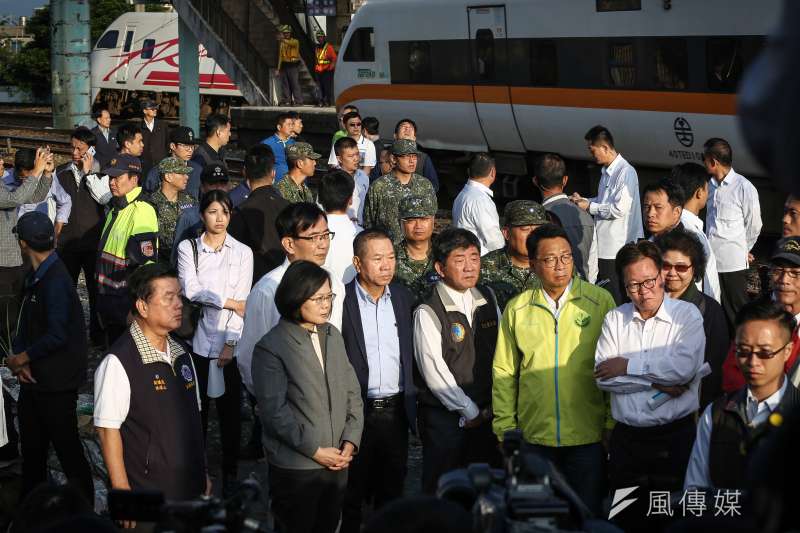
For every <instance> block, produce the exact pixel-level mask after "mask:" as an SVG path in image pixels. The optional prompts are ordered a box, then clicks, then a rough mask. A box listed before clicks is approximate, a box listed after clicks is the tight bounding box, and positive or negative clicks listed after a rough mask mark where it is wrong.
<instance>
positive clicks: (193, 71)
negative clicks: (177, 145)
mask: <svg viewBox="0 0 800 533" xmlns="http://www.w3.org/2000/svg"><path fill="white" fill-rule="evenodd" d="M199 46H200V45H199V43H198V42H197V37H195V35H194V33H192V30H191V29H189V26H188V25H187V24H186V23H185V22H184V21H183V19H181V18H178V67H179V70H180V99H181V107H180V119H181V126H188V127H190V128H192V130H194V132H195V133H196V134H198V135H200V134H201V132H200V59H199V55H200V48H199Z"/></svg>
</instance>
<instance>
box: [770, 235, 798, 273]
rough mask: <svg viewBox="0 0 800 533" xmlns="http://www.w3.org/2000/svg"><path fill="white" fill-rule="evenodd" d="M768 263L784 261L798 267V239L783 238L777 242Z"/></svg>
mask: <svg viewBox="0 0 800 533" xmlns="http://www.w3.org/2000/svg"><path fill="white" fill-rule="evenodd" d="M770 261H773V262H775V261H786V262H788V263H791V264H793V265H796V266H800V237H785V238H783V239H781V240H779V241H778V243H777V244H776V245H775V250H774V251H773V252H772V257H770Z"/></svg>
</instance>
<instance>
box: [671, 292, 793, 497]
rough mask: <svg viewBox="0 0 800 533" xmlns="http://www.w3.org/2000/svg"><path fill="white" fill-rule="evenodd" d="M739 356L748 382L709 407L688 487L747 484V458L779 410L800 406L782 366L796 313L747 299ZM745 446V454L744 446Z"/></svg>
mask: <svg viewBox="0 0 800 533" xmlns="http://www.w3.org/2000/svg"><path fill="white" fill-rule="evenodd" d="M736 322H737V324H736V340H735V348H734V350H735V352H734V353H735V356H736V361H737V363H738V365H739V367H740V368H741V370H742V374H743V375H744V378H745V382H746V384H747V385H746V386H745V387H744V388H742V389H739V390H738V391H736V392H733V393H729V394H726V395H725V396H722V397H720V398H719V399H717V400H716V401H715V402H714V403H712V404H711V405H709V406H708V407H706V409H705V411H703V415H702V416H701V417H700V422H699V424H698V425H697V438H696V439H695V441H694V447H693V448H692V456H691V459H690V460H689V466H688V468H687V470H686V481H685V483H684V487H685V488H686V489H689V488H690V487H701V488H706V487H713V488H726V489H735V488H739V489H741V488H744V487H745V483H746V470H747V464H748V459H749V457H750V456H751V453H752V450H753V448H754V447H755V446H756V445H757V443H758V442H759V441H760V438H761V437H763V436H764V434H765V433H766V430H768V428H769V427H770V426H777V425H779V424H780V418H776V416H778V417H779V416H780V415H779V414H778V413H781V412H782V413H786V412H788V411H790V410H793V409H796V408H797V407H798V406H800V391H798V390H797V388H795V386H794V385H792V384H791V382H790V381H789V380H788V379H786V375H785V373H784V371H783V369H784V365H785V364H786V361H788V359H789V354H790V353H791V351H792V341H791V339H792V332H793V330H794V328H795V320H794V317H793V316H792V315H791V313H789V312H788V311H786V310H785V309H783V308H782V306H780V305H779V304H776V303H774V302H770V301H767V300H762V301H758V302H752V303H748V304H746V305H745V306H744V307H742V309H741V310H740V311H739V314H738V315H736ZM745 449H746V450H747V451H746V453H744V452H743V450H745Z"/></svg>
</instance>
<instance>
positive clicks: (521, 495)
mask: <svg viewBox="0 0 800 533" xmlns="http://www.w3.org/2000/svg"><path fill="white" fill-rule="evenodd" d="M502 452H503V468H502V469H492V468H490V467H489V465H487V464H471V465H469V466H468V467H467V468H462V469H459V470H454V471H452V472H448V473H446V474H444V475H442V476H441V477H440V478H439V488H438V490H437V497H439V498H440V499H443V500H450V501H454V502H456V503H459V504H461V505H462V506H464V507H465V508H466V509H467V510H471V511H472V513H473V517H474V521H473V524H474V529H473V531H474V532H475V533H527V532H537V533H538V532H557V531H590V532H598V533H600V532H608V533H612V532H620V531H621V530H620V529H618V528H617V527H615V526H613V525H612V524H610V523H609V522H607V521H605V520H596V519H594V518H593V517H592V513H591V511H589V509H588V508H587V507H586V505H584V503H583V502H582V501H581V500H580V498H579V497H578V496H577V495H576V494H575V492H574V491H573V490H572V489H571V488H570V487H569V485H568V484H567V483H566V481H565V480H564V478H563V476H562V475H561V474H560V473H559V472H558V471H557V470H556V469H555V467H553V465H552V464H550V463H549V462H548V461H547V460H546V459H544V458H543V457H541V455H539V454H538V453H537V452H536V451H534V450H533V449H532V447H531V445H530V444H528V443H526V442H525V441H524V440H523V438H522V433H521V432H520V431H519V430H514V431H508V432H506V433H505V435H503V444H502Z"/></svg>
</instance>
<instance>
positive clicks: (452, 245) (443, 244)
mask: <svg viewBox="0 0 800 533" xmlns="http://www.w3.org/2000/svg"><path fill="white" fill-rule="evenodd" d="M471 246H474V247H475V248H477V249H478V252H480V250H481V241H479V240H478V237H476V236H475V234H474V233H472V232H471V231H469V230H466V229H463V228H453V227H450V228H446V229H444V230H443V231H442V232H441V233H440V234H439V235H438V236H437V237H436V238H435V239H433V260H434V261H436V262H438V263H442V264H444V263H446V262H447V258H448V257H450V254H451V253H453V250H460V249H461V248H469V247H471Z"/></svg>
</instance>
